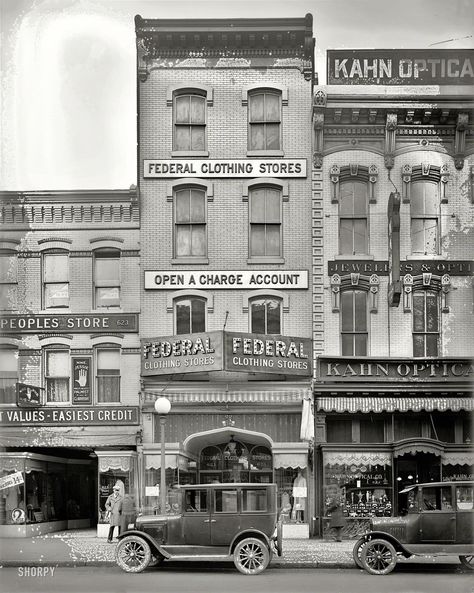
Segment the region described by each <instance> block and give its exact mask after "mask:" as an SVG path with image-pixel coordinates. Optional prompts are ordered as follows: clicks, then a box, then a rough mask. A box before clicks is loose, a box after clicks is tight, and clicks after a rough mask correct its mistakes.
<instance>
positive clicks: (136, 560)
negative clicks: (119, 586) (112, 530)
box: [115, 535, 151, 572]
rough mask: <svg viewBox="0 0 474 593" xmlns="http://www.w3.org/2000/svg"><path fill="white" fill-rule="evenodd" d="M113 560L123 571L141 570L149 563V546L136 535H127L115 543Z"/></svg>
mask: <svg viewBox="0 0 474 593" xmlns="http://www.w3.org/2000/svg"><path fill="white" fill-rule="evenodd" d="M115 560H116V562H117V564H118V565H119V566H120V568H121V569H122V570H124V571H125V572H142V571H143V570H145V568H146V567H147V566H148V565H149V564H150V560H151V549H150V546H149V545H148V542H146V541H145V540H144V539H143V538H141V537H139V536H137V535H127V536H126V537H124V538H123V539H121V540H120V541H119V543H118V544H117V548H116V550H115Z"/></svg>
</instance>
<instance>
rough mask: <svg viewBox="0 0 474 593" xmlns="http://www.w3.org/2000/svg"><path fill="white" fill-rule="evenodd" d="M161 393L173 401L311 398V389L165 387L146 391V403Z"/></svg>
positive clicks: (218, 401)
mask: <svg viewBox="0 0 474 593" xmlns="http://www.w3.org/2000/svg"><path fill="white" fill-rule="evenodd" d="M160 395H165V396H166V397H167V398H168V399H169V400H170V402H171V403H172V404H173V403H186V404H194V403H262V404H268V403H273V404H275V403H285V402H300V401H301V400H302V399H304V398H305V397H306V398H311V395H312V394H311V390H310V389H272V390H268V391H267V390H265V391H264V390H258V391H253V390H242V391H235V390H234V391H226V390H225V389H220V390H210V391H199V390H195V391H177V392H173V391H168V390H166V391H165V392H163V389H160V390H157V391H152V390H148V389H147V390H146V391H145V403H147V402H153V401H154V400H155V399H156V398H157V397H159V396H160Z"/></svg>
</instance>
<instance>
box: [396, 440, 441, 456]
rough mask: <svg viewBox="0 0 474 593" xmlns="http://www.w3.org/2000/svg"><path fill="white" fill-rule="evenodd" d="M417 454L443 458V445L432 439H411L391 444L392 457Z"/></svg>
mask: <svg viewBox="0 0 474 593" xmlns="http://www.w3.org/2000/svg"><path fill="white" fill-rule="evenodd" d="M417 453H432V454H433V455H437V456H438V457H444V443H442V442H440V441H435V440H434V439H425V438H419V437H418V438H412V439H403V440H402V441H397V442H396V443H393V456H394V457H401V456H402V455H407V454H410V455H416V454H417Z"/></svg>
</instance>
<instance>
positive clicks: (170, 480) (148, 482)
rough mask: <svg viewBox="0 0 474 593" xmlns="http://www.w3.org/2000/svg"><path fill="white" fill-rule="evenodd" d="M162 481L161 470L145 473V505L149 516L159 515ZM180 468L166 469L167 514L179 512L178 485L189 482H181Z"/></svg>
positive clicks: (149, 470)
mask: <svg viewBox="0 0 474 593" xmlns="http://www.w3.org/2000/svg"><path fill="white" fill-rule="evenodd" d="M160 480H161V470H159V469H155V468H150V469H147V470H146V472H145V505H144V507H145V508H144V512H145V513H149V514H159V513H160V512H161V509H160ZM179 480H180V476H179V471H178V468H171V467H169V468H166V472H165V482H166V489H167V491H166V509H165V513H172V512H178V510H179V499H178V490H177V488H176V486H177V485H178V484H180V483H181V484H186V483H188V482H186V481H183V482H180V481H179Z"/></svg>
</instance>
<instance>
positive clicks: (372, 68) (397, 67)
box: [327, 48, 474, 86]
mask: <svg viewBox="0 0 474 593" xmlns="http://www.w3.org/2000/svg"><path fill="white" fill-rule="evenodd" d="M327 81H328V84H330V85H332V84H335V85H347V84H348V85H374V84H375V85H403V86H405V85H407V86H412V85H424V86H427V85H472V84H474V49H432V48H426V49H336V50H334V49H330V50H328V51H327Z"/></svg>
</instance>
